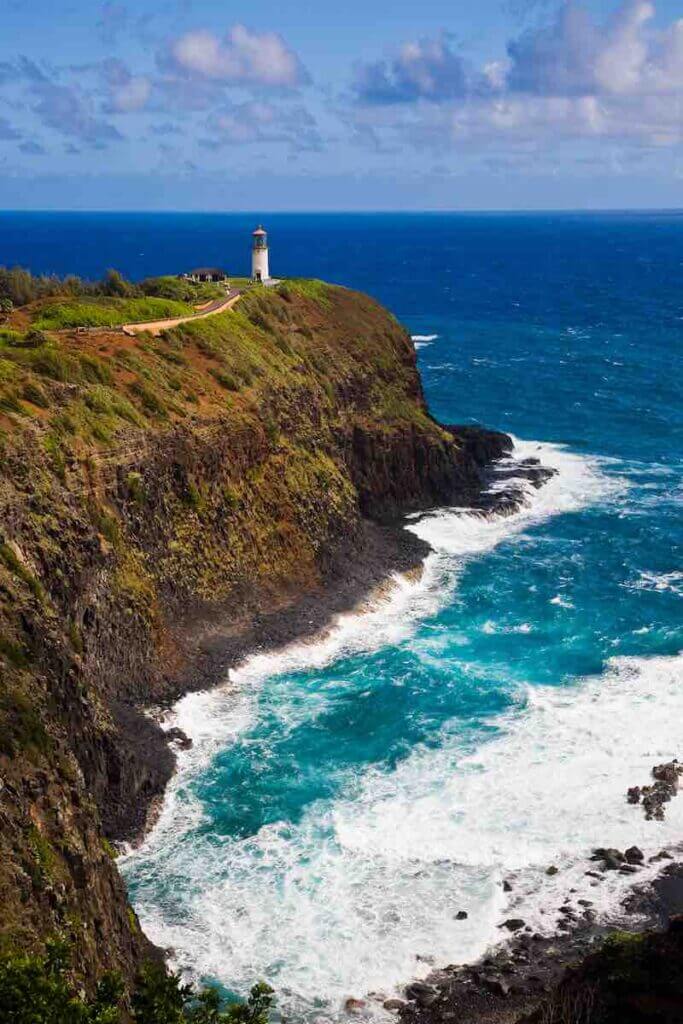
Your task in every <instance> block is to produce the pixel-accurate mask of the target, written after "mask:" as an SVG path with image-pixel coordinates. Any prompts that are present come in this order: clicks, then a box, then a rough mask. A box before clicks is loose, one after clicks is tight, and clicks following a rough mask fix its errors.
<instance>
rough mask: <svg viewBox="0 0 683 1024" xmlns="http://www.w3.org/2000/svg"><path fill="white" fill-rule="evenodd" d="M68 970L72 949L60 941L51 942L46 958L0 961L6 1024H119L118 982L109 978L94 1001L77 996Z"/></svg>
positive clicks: (0, 1003) (0, 1001) (1, 1013)
mask: <svg viewBox="0 0 683 1024" xmlns="http://www.w3.org/2000/svg"><path fill="white" fill-rule="evenodd" d="M70 966H71V955H70V949H69V946H68V944H67V943H65V942H63V941H62V940H59V939H57V940H54V941H52V942H49V943H48V944H47V948H46V952H45V953H44V954H43V955H42V956H30V955H20V956H5V957H3V958H2V959H0V1020H1V1021H2V1024H119V1021H120V1019H121V1015H120V1011H119V1002H120V999H121V995H122V992H123V987H122V985H121V981H120V979H119V978H118V977H117V976H116V975H114V974H105V975H104V976H103V978H102V980H101V981H100V983H99V985H98V987H97V992H96V994H95V998H94V1000H91V1001H90V1000H87V999H85V998H84V997H82V996H80V995H76V994H74V992H73V990H72V987H71V985H70V984H69V979H68V970H69V967H70Z"/></svg>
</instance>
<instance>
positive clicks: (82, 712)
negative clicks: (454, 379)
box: [0, 282, 509, 989]
mask: <svg viewBox="0 0 683 1024" xmlns="http://www.w3.org/2000/svg"><path fill="white" fill-rule="evenodd" d="M32 315H37V314H33V313H32V311H31V310H30V309H28V310H26V309H24V310H20V311H18V313H17V315H16V317H15V329H11V327H12V325H11V324H10V329H8V330H4V331H2V330H0V429H1V434H0V439H1V459H2V472H1V473H0V675H1V685H0V905H1V906H2V908H3V914H2V916H1V917H0V950H2V949H3V948H10V947H11V948H27V949H40V948H41V947H42V943H43V942H44V941H45V939H46V938H47V937H48V936H50V935H53V934H55V933H60V934H63V935H66V936H67V937H68V938H69V940H70V941H71V942H72V943H73V945H74V948H75V950H76V954H77V962H78V964H79V965H80V967H79V969H80V971H81V974H82V979H83V981H84V982H85V984H86V987H88V988H90V989H92V985H93V983H94V981H95V979H96V978H97V977H98V976H99V975H100V974H101V972H102V971H103V970H104V969H110V968H113V969H116V970H119V971H121V972H122V974H123V976H124V978H125V979H127V980H128V981H130V979H131V978H132V976H133V973H134V971H135V969H136V966H137V965H139V963H140V961H141V959H142V958H143V957H145V956H148V955H149V954H150V952H151V948H150V947H149V946H148V943H147V941H146V939H145V937H144V936H143V935H142V934H141V932H140V928H139V926H138V923H137V920H136V918H135V915H134V913H133V912H132V910H131V909H130V907H129V906H128V903H127V899H126V893H125V890H124V886H123V884H122V881H121V879H120V877H119V875H118V873H117V869H116V862H115V856H114V851H113V849H112V846H111V845H110V844H111V841H114V840H118V839H121V838H131V837H132V836H133V835H134V834H135V833H136V832H138V831H139V829H140V828H141V827H142V826H143V824H144V820H145V815H146V813H147V810H148V808H149V806H150V802H151V801H153V800H154V798H156V797H158V796H159V795H160V794H161V793H162V792H163V787H164V785H165V782H166V781H167V779H168V777H169V775H170V773H171V772H172V770H173V763H174V757H173V753H172V751H171V750H170V749H169V747H168V746H167V744H166V740H165V738H164V736H163V734H162V733H161V730H160V729H158V727H157V726H156V725H155V724H154V723H153V722H152V721H151V720H150V719H149V718H147V717H145V716H143V715H142V713H141V711H140V708H142V707H144V706H146V705H150V704H158V703H163V702H167V701H169V700H171V699H172V698H173V697H175V696H177V695H178V694H179V693H180V692H182V691H183V690H184V689H187V688H188V687H191V686H199V685H206V684H208V683H211V682H213V681H215V680H216V679H217V678H219V677H220V673H221V672H222V671H224V669H225V667H226V666H227V665H228V664H229V663H230V661H231V660H234V658H236V657H238V656H239V654H240V653H241V652H242V651H244V650H245V649H247V648H248V647H249V646H252V645H254V644H257V643H261V644H263V643H274V642H277V641H278V640H281V639H283V638H284V637H285V636H286V635H287V634H288V633H289V634H291V632H293V631H301V630H302V629H303V628H309V629H312V628H314V627H315V625H316V624H318V623H319V621H320V618H321V615H322V614H323V613H324V614H327V613H328V612H329V611H330V610H334V609H335V608H342V607H345V606H349V605H350V604H352V603H353V602H354V601H355V600H356V599H357V598H358V597H359V596H360V594H361V593H362V592H363V591H364V590H366V589H367V587H368V586H369V585H370V584H372V582H374V581H375V580H377V579H379V578H381V577H382V576H383V575H384V574H386V572H387V571H390V570H391V569H407V568H409V567H411V566H413V565H416V564H418V563H419V561H420V559H421V558H422V557H423V555H424V548H423V545H422V544H421V543H420V542H419V541H417V539H415V538H414V537H412V535H409V534H407V533H405V532H403V531H399V530H397V529H396V528H395V527H392V526H391V525H387V524H390V523H391V522H392V521H393V520H395V518H396V517H397V516H398V515H399V514H401V513H403V512H405V511H408V510H413V509H418V508H423V507H425V506H429V505H433V504H437V503H443V502H448V501H457V502H458V503H463V502H466V501H468V500H471V499H473V498H474V497H475V496H476V494H477V492H478V490H479V489H480V486H481V476H482V465H483V464H484V463H485V462H486V461H487V460H489V459H491V458H496V457H498V456H500V454H501V453H502V452H503V451H504V450H505V449H506V448H507V447H508V446H509V442H508V439H507V438H506V437H505V436H504V435H498V434H489V433H486V432H483V431H482V432H478V431H471V430H469V431H464V432H463V433H462V435H461V437H459V436H458V433H457V431H455V432H454V431H453V430H448V429H445V428H443V427H441V426H439V425H438V424H437V423H436V422H435V421H434V420H433V419H432V418H431V417H430V416H429V414H428V412H427V409H426V406H425V402H424V399H423V395H422V390H421V386H420V380H419V376H418V373H417V371H416V366H415V357H414V352H413V346H412V344H411V341H410V338H409V336H408V335H407V334H406V332H405V330H404V329H403V328H402V327H401V326H400V325H399V324H398V323H397V322H396V321H395V319H394V318H393V317H392V316H390V315H389V314H388V313H387V312H386V311H385V310H384V309H382V308H381V307H380V306H379V305H378V304H377V303H375V302H374V301H372V300H371V299H369V298H368V297H366V296H363V295H359V294H355V293H352V292H349V291H347V290H345V289H342V288H335V287H330V286H326V285H323V284H320V283H317V282H299V283H291V284H287V285H284V286H282V287H280V288H279V289H278V290H268V291H266V290H255V291H254V292H252V293H249V294H248V295H246V296H245V297H244V298H243V299H242V300H241V302H240V304H239V306H238V307H237V308H236V309H235V310H233V311H231V312H230V313H226V314H224V315H221V316H216V317H214V318H212V319H207V320H202V321H199V322H197V323H194V324H191V325H185V326H184V327H183V328H182V329H179V330H177V331H176V332H173V333H168V334H166V335H165V336H162V337H161V338H152V337H151V336H148V335H142V336H139V337H138V338H136V339H131V338H126V337H124V336H123V335H121V334H119V333H113V332H107V331H106V330H105V331H101V332H87V333H82V332H78V331H60V332H55V333H53V334H43V333H41V332H36V331H32V330H31V329H30V318H31V316H32ZM17 328H19V329H17ZM321 595H327V598H326V601H325V602H321V600H320V598H321Z"/></svg>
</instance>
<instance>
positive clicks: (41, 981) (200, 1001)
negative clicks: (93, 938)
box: [0, 939, 273, 1024]
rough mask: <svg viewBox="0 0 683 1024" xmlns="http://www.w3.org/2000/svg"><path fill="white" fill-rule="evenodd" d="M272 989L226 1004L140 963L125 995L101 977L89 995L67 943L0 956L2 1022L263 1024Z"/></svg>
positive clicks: (112, 977)
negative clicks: (76, 981)
mask: <svg viewBox="0 0 683 1024" xmlns="http://www.w3.org/2000/svg"><path fill="white" fill-rule="evenodd" d="M272 1004H273V990H272V989H271V988H270V986H268V985H266V984H264V983H263V982H259V983H258V984H256V985H254V986H253V988H252V990H251V992H250V993H249V997H248V999H247V1000H246V1001H245V1002H242V1003H238V1002H228V1001H227V1000H225V999H223V998H222V997H221V995H220V994H219V992H218V990H217V989H215V988H203V989H199V990H197V989H195V988H194V987H193V986H192V985H187V984H184V983H183V982H182V980H181V978H180V975H178V974H175V973H172V972H169V971H167V970H166V969H165V968H164V967H163V965H161V964H160V963H154V962H149V963H147V964H144V965H143V967H142V968H141V970H140V972H139V973H138V975H137V977H136V979H135V986H134V988H133V991H132V994H131V995H130V997H127V995H126V992H125V989H124V985H123V983H122V981H121V978H120V977H119V976H118V975H117V974H115V973H112V972H108V973H106V974H104V975H103V976H102V977H101V978H100V980H99V982H98V983H97V986H96V988H95V991H94V994H93V995H92V997H89V996H88V995H86V993H84V992H83V991H82V990H81V991H78V988H77V986H76V985H74V972H73V962H72V958H71V955H70V949H69V945H68V943H66V942H64V941H60V940H54V939H53V940H51V941H49V942H47V943H46V947H45V952H44V953H42V954H39V955H36V954H33V955H32V954H26V953H24V954H18V955H8V954H4V955H2V956H0V1020H2V1022H3V1024H122V1022H123V1020H124V1019H126V1020H131V1021H132V1022H134V1024H267V1021H268V1019H269V1014H270V1009H271V1007H272Z"/></svg>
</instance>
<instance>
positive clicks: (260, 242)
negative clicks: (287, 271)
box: [251, 224, 270, 283]
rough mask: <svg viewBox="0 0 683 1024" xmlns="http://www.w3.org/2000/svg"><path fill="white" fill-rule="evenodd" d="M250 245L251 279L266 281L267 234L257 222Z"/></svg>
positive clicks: (268, 275)
mask: <svg viewBox="0 0 683 1024" xmlns="http://www.w3.org/2000/svg"><path fill="white" fill-rule="evenodd" d="M252 239H253V241H252V245H251V279H252V281H256V282H258V283H261V282H263V281H268V280H269V278H270V272H269V270H268V235H267V234H266V232H265V231H264V230H263V227H262V226H261V225H260V224H259V226H258V227H257V228H256V231H254V233H253V235H252Z"/></svg>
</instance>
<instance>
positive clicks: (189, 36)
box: [160, 25, 309, 89]
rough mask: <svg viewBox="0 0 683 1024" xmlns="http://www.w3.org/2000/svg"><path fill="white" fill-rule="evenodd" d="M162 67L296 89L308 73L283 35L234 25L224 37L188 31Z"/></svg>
mask: <svg viewBox="0 0 683 1024" xmlns="http://www.w3.org/2000/svg"><path fill="white" fill-rule="evenodd" d="M160 63H161V66H162V68H164V69H167V70H170V71H171V72H172V73H176V74H178V75H184V76H190V77H197V78H199V79H208V80H210V81H215V82H222V83H225V84H228V85H246V86H260V87H267V88H280V89H293V88H296V87H298V86H301V85H306V84H307V83H308V81H309V76H308V73H307V72H306V70H305V68H304V67H303V65H302V63H301V61H300V60H299V58H298V57H297V55H296V54H295V53H294V51H293V50H291V49H290V48H289V47H288V46H287V44H286V43H285V41H284V40H283V38H282V37H281V36H279V35H277V34H276V33H274V32H265V33H263V34H260V35H259V34H258V33H256V32H250V30H249V29H248V28H245V26H244V25H234V26H233V27H232V28H231V29H230V31H229V32H228V34H227V35H226V36H225V37H224V38H220V37H219V36H217V35H214V34H213V33H212V32H208V31H205V30H199V31H195V32H187V33H185V35H182V36H180V37H179V38H178V39H176V40H174V41H173V42H172V43H171V44H170V46H169V47H168V49H167V51H166V52H165V53H164V54H163V55H162V57H161V58H160Z"/></svg>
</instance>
